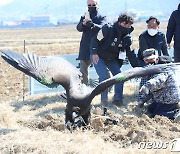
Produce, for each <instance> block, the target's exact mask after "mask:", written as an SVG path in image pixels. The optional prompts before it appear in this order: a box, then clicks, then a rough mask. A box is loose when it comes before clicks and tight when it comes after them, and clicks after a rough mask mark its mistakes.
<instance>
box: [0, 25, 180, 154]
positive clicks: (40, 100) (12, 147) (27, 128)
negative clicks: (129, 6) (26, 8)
mask: <svg viewBox="0 0 180 154" xmlns="http://www.w3.org/2000/svg"><path fill="white" fill-rule="evenodd" d="M161 25H162V30H163V31H165V28H166V23H164V24H161ZM134 26H135V31H134V32H133V37H134V44H133V46H134V48H135V49H137V48H138V41H137V40H138V35H139V34H140V33H141V32H142V31H143V30H144V29H145V27H146V24H144V23H135V24H134ZM0 35H1V37H0V46H1V47H0V49H9V50H15V51H18V52H20V53H23V40H26V50H30V51H33V52H35V53H37V54H38V55H55V54H64V53H78V50H79V41H80V37H81V33H79V32H77V30H76V28H75V25H70V26H63V27H56V28H37V29H0ZM26 78H27V77H26ZM22 79H23V74H22V73H20V72H19V71H17V70H15V69H14V68H12V67H10V66H9V65H8V64H6V63H5V62H4V61H3V60H2V59H0V80H1V82H0V87H1V89H0V98H1V99H0V106H1V108H0V153H3V154H4V153H17V154H19V153H38V154H42V153H43V154H45V153H47V154H51V153H54V154H60V153H79V154H81V153H82V154H84V153H90V154H91V153H93V154H94V153H103V154H104V153H113V154H116V153H118V154H119V153H147V154H151V153H158V154H159V153H164V154H167V153H169V148H168V149H164V150H145V149H142V150H139V149H138V148H137V147H138V142H140V141H154V140H157V141H164V142H165V141H166V142H168V141H170V140H172V139H174V138H177V137H179V136H180V127H179V126H180V123H174V122H172V121H170V120H169V119H167V118H165V117H159V116H157V117H155V118H153V119H151V118H149V117H148V116H146V115H145V114H144V113H145V108H144V109H142V110H141V109H139V108H137V107H136V104H137V101H136V98H135V94H134V92H135V87H136V85H134V84H132V83H130V84H129V83H126V84H125V88H124V89H125V91H124V104H123V106H122V107H120V108H116V107H115V106H113V105H112V104H111V99H112V94H110V103H109V114H110V116H111V117H114V118H116V119H118V120H119V121H120V122H119V123H118V124H117V125H113V124H111V123H109V124H104V119H103V118H102V117H101V118H100V115H101V114H102V110H101V108H100V101H99V100H100V98H99V96H97V97H96V98H95V99H94V100H93V103H92V104H93V108H92V121H91V127H90V128H89V129H87V130H76V131H74V132H73V133H70V132H69V131H67V130H64V109H65V105H66V103H65V102H63V100H61V99H60V97H59V96H58V95H59V94H45V95H37V96H31V97H30V96H28V94H27V91H28V87H27V79H26V87H25V89H26V93H25V94H26V97H25V101H22V88H23V85H22Z"/></svg>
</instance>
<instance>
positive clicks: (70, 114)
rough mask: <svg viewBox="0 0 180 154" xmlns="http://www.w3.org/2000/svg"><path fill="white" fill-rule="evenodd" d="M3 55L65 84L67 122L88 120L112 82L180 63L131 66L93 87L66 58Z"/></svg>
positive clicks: (47, 81) (45, 80) (43, 79)
mask: <svg viewBox="0 0 180 154" xmlns="http://www.w3.org/2000/svg"><path fill="white" fill-rule="evenodd" d="M1 57H2V58H3V59H4V60H5V61H6V62H8V63H9V64H10V65H12V66H13V67H15V68H16V69H18V70H20V71H22V72H24V73H25V74H27V75H28V76H31V77H33V78H34V79H36V80H37V81H39V82H40V83H41V84H43V85H46V86H47V87H55V86H58V85H62V86H63V87H64V89H65V90H66V95H67V105H66V109H65V123H67V122H70V123H74V120H75V118H76V117H80V116H81V117H82V118H83V120H84V123H85V124H88V123H89V120H90V109H91V102H92V100H93V98H94V97H95V96H96V95H98V94H100V93H101V92H103V91H104V90H105V89H107V88H109V87H111V86H112V85H114V84H116V83H119V82H125V81H127V80H130V79H132V78H138V77H143V76H148V75H152V74H156V73H161V72H164V71H169V70H175V69H176V68H177V66H179V64H173V63H172V64H161V65H155V66H151V67H147V68H141V67H137V68H132V69H130V70H127V71H124V72H122V73H119V74H117V75H115V76H113V77H111V78H109V79H107V80H105V81H103V82H101V83H99V84H98V86H97V87H96V88H91V87H89V86H86V85H85V84H83V83H82V74H81V72H80V71H79V70H78V69H77V68H76V67H74V66H73V65H72V64H71V63H69V62H68V61H66V60H65V59H63V58H60V57H54V56H48V57H46V56H37V55H36V54H33V53H31V52H26V53H25V54H23V55H21V54H19V53H17V52H13V51H9V50H1Z"/></svg>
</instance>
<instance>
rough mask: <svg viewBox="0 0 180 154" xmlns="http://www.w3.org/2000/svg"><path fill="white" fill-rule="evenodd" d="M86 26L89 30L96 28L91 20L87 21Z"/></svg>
mask: <svg viewBox="0 0 180 154" xmlns="http://www.w3.org/2000/svg"><path fill="white" fill-rule="evenodd" d="M86 26H87V27H89V28H91V27H94V23H93V22H92V21H91V20H89V21H87V23H86Z"/></svg>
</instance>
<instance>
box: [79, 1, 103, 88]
mask: <svg viewBox="0 0 180 154" xmlns="http://www.w3.org/2000/svg"><path fill="white" fill-rule="evenodd" d="M87 6H88V11H87V12H86V13H85V15H83V16H81V19H80V21H79V23H78V25H77V30H78V31H79V32H82V38H81V42H80V48H79V56H78V59H79V60H80V72H81V73H82V77H83V81H82V82H83V83H84V84H86V85H87V84H88V67H89V66H90V64H91V61H90V42H91V38H92V37H93V36H95V35H96V34H97V33H98V31H99V30H100V29H101V27H102V25H103V24H104V22H105V17H104V16H101V15H100V14H99V13H98V0H87Z"/></svg>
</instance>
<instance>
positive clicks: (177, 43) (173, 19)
mask: <svg viewBox="0 0 180 154" xmlns="http://www.w3.org/2000/svg"><path fill="white" fill-rule="evenodd" d="M173 36H174V47H178V48H179V47H180V4H179V6H178V9H177V10H175V11H173V12H172V14H171V16H170V18H169V21H168V26H167V32H166V37H167V43H168V44H170V43H171V40H172V38H173Z"/></svg>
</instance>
